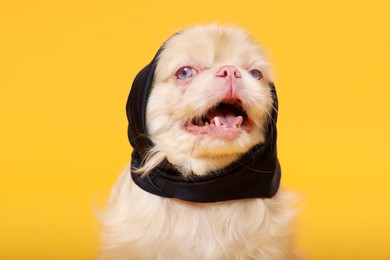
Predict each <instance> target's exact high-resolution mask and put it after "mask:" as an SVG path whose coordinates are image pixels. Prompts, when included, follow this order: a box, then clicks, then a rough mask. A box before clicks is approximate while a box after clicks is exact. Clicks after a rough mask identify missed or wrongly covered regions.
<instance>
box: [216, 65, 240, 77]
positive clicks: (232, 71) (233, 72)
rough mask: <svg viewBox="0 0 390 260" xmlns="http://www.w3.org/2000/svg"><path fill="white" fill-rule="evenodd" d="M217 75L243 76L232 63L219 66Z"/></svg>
mask: <svg viewBox="0 0 390 260" xmlns="http://www.w3.org/2000/svg"><path fill="white" fill-rule="evenodd" d="M216 75H217V77H222V78H228V77H229V78H232V77H234V78H241V73H240V72H239V71H238V69H237V68H236V67H235V66H232V65H225V66H222V67H221V68H219V70H218V71H217V74H216Z"/></svg>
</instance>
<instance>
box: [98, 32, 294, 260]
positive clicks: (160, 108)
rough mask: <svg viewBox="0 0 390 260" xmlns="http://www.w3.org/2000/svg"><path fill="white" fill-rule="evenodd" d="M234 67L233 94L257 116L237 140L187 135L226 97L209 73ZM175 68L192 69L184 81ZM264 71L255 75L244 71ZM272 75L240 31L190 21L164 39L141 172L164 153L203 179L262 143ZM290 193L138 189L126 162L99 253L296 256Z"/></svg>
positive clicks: (104, 218) (152, 256)
mask: <svg viewBox="0 0 390 260" xmlns="http://www.w3.org/2000/svg"><path fill="white" fill-rule="evenodd" d="M224 65H233V66H235V67H236V68H238V70H239V72H240V73H241V75H242V78H241V79H240V82H241V83H240V85H239V86H238V87H237V95H238V96H239V98H240V100H241V101H242V103H243V105H244V107H245V109H246V112H247V114H248V116H249V118H251V119H252V120H253V121H254V124H253V128H252V129H251V130H250V131H249V132H246V131H241V132H240V135H239V136H238V137H237V138H235V139H234V140H225V139H221V138H212V137H210V136H207V135H206V136H204V135H193V134H189V133H188V132H187V131H186V130H185V129H184V127H183V124H184V123H185V122H186V121H188V120H190V119H191V118H193V117H196V116H198V115H201V114H202V113H203V114H204V113H205V111H206V110H207V109H208V108H209V107H210V106H211V105H212V104H214V103H215V102H217V101H218V100H220V99H221V97H223V95H225V89H224V86H223V85H221V84H220V83H219V82H217V81H216V79H215V73H216V71H217V70H218V69H219V68H220V67H221V66H224ZM182 66H191V67H194V68H196V69H197V70H198V75H197V76H196V77H194V78H193V79H192V80H191V81H190V82H186V83H183V82H181V81H180V80H178V79H177V78H176V76H175V73H176V71H177V70H178V69H179V68H180V67H182ZM253 68H256V69H259V70H261V71H262V73H263V75H264V78H263V79H262V80H260V81H259V80H255V79H254V78H253V77H252V76H251V75H250V74H249V70H251V69H253ZM270 81H273V79H272V75H271V72H270V68H269V65H268V62H267V60H266V58H265V56H264V54H263V52H262V50H261V49H260V48H259V46H258V45H257V44H255V43H254V42H253V41H252V40H251V39H250V38H249V37H248V36H247V34H246V33H245V32H244V31H242V30H241V29H237V28H234V27H230V26H219V25H207V26H196V27H192V28H189V29H187V30H184V31H182V32H181V33H179V34H177V35H175V36H173V37H172V38H170V39H169V40H168V42H167V43H166V46H165V49H164V51H163V52H162V53H161V55H160V59H159V62H158V65H157V69H156V75H155V80H154V86H153V90H152V93H151V95H150V98H149V101H148V105H147V115H146V118H147V123H148V132H149V134H150V137H151V139H152V141H153V142H154V143H155V147H154V148H153V149H152V150H151V151H150V153H149V157H148V160H147V162H146V164H145V166H144V167H143V168H142V169H139V172H140V174H144V175H147V174H148V171H150V170H151V169H153V167H155V166H156V165H157V164H158V163H159V162H161V161H162V160H164V159H165V158H167V159H168V160H169V161H170V162H171V163H173V164H174V165H175V166H176V167H177V168H179V169H180V170H181V172H182V173H183V175H185V176H186V175H188V174H189V173H190V172H193V173H195V174H198V175H203V174H205V173H207V172H208V171H212V170H216V169H220V168H223V167H224V166H227V165H228V164H230V163H232V162H233V161H235V160H236V159H237V158H238V157H240V156H241V155H242V154H244V153H245V152H247V151H249V150H250V149H251V148H252V147H253V146H254V145H255V144H257V143H259V142H263V141H264V126H265V124H266V122H267V120H269V113H270V112H271V109H273V108H272V105H271V104H272V96H271V92H270V89H269V86H268V83H269V82H270ZM291 198H292V195H290V194H289V193H287V192H285V191H283V190H279V192H278V193H277V194H276V195H275V196H274V197H273V198H271V199H245V200H238V201H227V202H218V203H203V204H202V203H191V202H185V201H181V200H177V199H167V198H162V197H158V196H155V195H152V194H150V193H147V192H145V191H143V190H141V189H140V188H139V187H138V186H136V185H135V184H134V183H133V181H132V179H131V177H130V168H129V167H127V168H126V169H125V170H124V171H123V173H122V174H121V176H120V177H119V179H118V181H117V183H116V184H115V186H114V187H113V190H112V194H111V197H110V200H109V202H108V205H107V208H106V210H105V213H104V214H103V215H102V217H101V221H102V226H103V236H102V244H103V249H102V259H265V260H269V259H278V260H280V259H293V258H294V256H295V254H294V249H293V243H292V234H293V223H292V222H293V217H294V211H293V210H292V209H291V208H290V206H291Z"/></svg>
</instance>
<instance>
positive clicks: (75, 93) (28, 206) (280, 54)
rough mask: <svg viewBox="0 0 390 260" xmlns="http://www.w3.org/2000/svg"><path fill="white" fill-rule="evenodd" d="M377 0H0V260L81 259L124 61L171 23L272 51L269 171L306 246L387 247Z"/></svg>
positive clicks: (114, 123)
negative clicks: (276, 104)
mask: <svg viewBox="0 0 390 260" xmlns="http://www.w3.org/2000/svg"><path fill="white" fill-rule="evenodd" d="M389 12H390V2H389V1H388V0H371V1H340V0H328V1H312V0H295V1H270V0H268V1H261V0H257V1H227V0H226V1H210V0H197V1H183V0H181V1H178V0H168V1H156V0H149V1H136V2H135V1H131V0H127V1H124V0H123V1H92V0H90V1H76V0H72V1H70V0H63V1H43V0H42V1H34V0H31V1H29V0H24V1H22V0H20V1H18V0H0V90H1V92H0V124H1V125H0V133H1V134H0V174H1V177H0V259H7V260H8V259H94V258H96V256H97V254H98V252H99V235H98V232H99V231H98V224H97V222H96V221H95V219H94V215H93V214H94V213H93V208H94V205H95V204H96V203H97V204H100V205H101V204H102V203H103V202H104V200H105V198H106V196H107V194H108V192H109V190H110V187H111V186H112V184H113V183H114V180H115V179H116V177H117V175H118V174H119V172H120V170H121V169H122V167H123V166H124V165H125V164H126V163H127V162H128V161H129V158H130V152H131V149H130V146H129V144H128V141H127V136H126V127H127V121H126V117H125V110H124V107H125V102H126V98H127V95H128V92H129V89H130V86H131V83H132V79H133V77H134V76H135V74H136V73H137V72H138V71H139V70H140V69H141V68H142V67H143V66H144V65H146V64H147V63H148V62H149V61H150V60H151V59H152V57H153V55H154V54H155V52H156V50H157V49H158V48H159V46H160V44H161V43H162V42H163V41H164V40H165V39H166V38H167V37H168V36H169V35H171V34H172V33H174V32H176V31H177V30H179V29H181V28H182V27H185V26H189V25H193V24H197V23H208V22H220V23H224V22H228V23H230V24H235V25H239V26H243V27H245V28H247V29H248V30H249V31H250V32H251V34H252V35H253V36H254V37H255V38H256V39H257V40H258V41H259V42H261V43H262V44H263V45H264V46H265V48H266V49H267V50H268V53H269V55H270V57H271V60H272V63H273V67H274V70H275V74H276V86H277V88H278V93H279V98H280V117H279V118H280V120H279V143H278V144H279V152H280V160H281V163H282V167H283V183H284V186H287V187H288V188H289V189H290V190H295V191H298V192H299V193H300V194H302V195H303V196H304V208H303V211H302V213H301V216H300V218H299V220H298V232H297V236H298V240H297V243H298V246H299V248H300V249H302V250H303V251H304V252H305V253H306V254H307V255H308V257H309V259H390V209H389V207H390V206H389V205H390V203H389V198H390V183H389V182H390V166H389V165H390V158H389V146H390V140H389V133H390V123H389V112H390V106H389V103H390V99H389V93H390V84H389V83H390V80H389V77H390V74H389V63H390V51H389V46H390V36H389V35H390V33H389V31H390V29H389V28H390V18H389V16H390V15H389Z"/></svg>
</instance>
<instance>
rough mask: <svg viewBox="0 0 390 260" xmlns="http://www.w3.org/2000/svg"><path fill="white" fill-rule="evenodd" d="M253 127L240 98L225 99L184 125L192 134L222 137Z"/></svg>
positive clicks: (235, 134) (231, 136)
mask: <svg viewBox="0 0 390 260" xmlns="http://www.w3.org/2000/svg"><path fill="white" fill-rule="evenodd" d="M251 127H252V123H251V120H250V119H249V117H248V115H247V113H246V111H245V109H244V108H243V106H242V102H241V100H239V99H224V100H222V101H221V102H219V103H218V104H217V105H215V106H213V107H211V108H210V109H209V110H207V111H206V113H205V114H204V115H202V116H199V117H195V118H193V119H191V120H189V121H187V123H186V124H185V125H184V128H185V129H186V130H187V131H188V132H190V133H192V134H195V135H202V134H212V135H218V136H219V137H222V138H234V137H236V136H237V135H238V134H239V133H240V132H241V131H242V130H244V131H248V132H249V131H250V129H251Z"/></svg>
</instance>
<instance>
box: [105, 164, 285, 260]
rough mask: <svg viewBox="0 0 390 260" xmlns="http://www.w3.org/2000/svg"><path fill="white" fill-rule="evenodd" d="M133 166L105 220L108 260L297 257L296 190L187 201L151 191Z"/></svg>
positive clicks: (117, 187)
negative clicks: (216, 200) (139, 182)
mask: <svg viewBox="0 0 390 260" xmlns="http://www.w3.org/2000/svg"><path fill="white" fill-rule="evenodd" d="M129 171H130V168H129V167H127V168H126V169H125V170H124V172H123V173H122V175H121V176H120V178H119V179H118V182H117V183H116V185H115V186H114V191H115V192H114V193H113V194H112V197H111V198H110V201H109V204H108V206H107V210H106V213H105V214H104V218H103V223H104V229H103V241H105V242H106V243H105V248H104V252H103V257H102V258H103V259H267V260H268V259H278V260H280V259H291V258H293V250H292V239H291V233H292V231H293V230H292V223H291V222H292V218H293V213H292V212H291V211H290V210H289V209H288V206H289V201H290V199H291V198H290V196H291V195H290V194H288V193H286V192H283V191H281V192H279V193H278V195H277V196H275V197H273V198H272V199H247V200H241V201H231V202H222V203H207V204H201V203H187V202H183V201H180V200H175V199H167V198H162V197H158V196H154V195H151V194H149V193H146V192H145V191H143V190H141V189H140V188H139V187H137V186H136V185H135V184H134V183H132V180H131V177H130V174H129Z"/></svg>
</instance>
